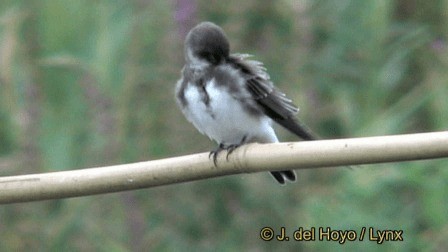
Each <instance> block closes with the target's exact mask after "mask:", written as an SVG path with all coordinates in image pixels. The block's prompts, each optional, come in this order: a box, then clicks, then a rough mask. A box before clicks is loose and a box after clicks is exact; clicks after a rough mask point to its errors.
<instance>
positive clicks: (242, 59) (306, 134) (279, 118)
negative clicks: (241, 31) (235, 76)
mask: <svg viewBox="0 0 448 252" xmlns="http://www.w3.org/2000/svg"><path fill="white" fill-rule="evenodd" d="M248 56H249V55H241V54H234V55H232V58H233V59H235V64H236V65H237V67H238V68H239V69H240V70H241V71H242V73H243V74H244V75H245V77H246V87H247V90H248V91H249V93H250V94H251V95H252V97H253V99H254V100H255V101H256V102H257V104H259V105H260V107H261V108H262V109H263V111H264V113H265V114H266V115H267V116H269V117H270V118H271V119H272V120H274V121H275V122H277V123H278V124H280V125H281V126H283V127H284V128H286V129H288V130H289V131H291V132H292V133H294V134H296V135H297V136H299V137H300V138H302V139H304V140H315V139H317V137H316V136H315V135H314V134H313V133H312V132H311V130H309V129H308V127H306V126H305V125H303V124H302V123H300V122H299V121H298V120H297V119H296V118H295V114H297V112H298V111H299V109H298V108H297V107H296V106H295V105H294V104H293V103H292V100H291V99H289V98H287V97H286V95H285V94H284V93H283V92H281V91H279V90H278V89H277V88H275V86H274V85H273V84H272V82H271V81H270V80H269V75H268V74H267V73H266V69H265V68H264V67H263V64H262V63H261V62H258V61H254V60H246V58H247V57H248Z"/></svg>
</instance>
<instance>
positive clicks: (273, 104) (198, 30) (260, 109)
mask: <svg viewBox="0 0 448 252" xmlns="http://www.w3.org/2000/svg"><path fill="white" fill-rule="evenodd" d="M184 53H185V60H186V63H185V66H184V68H183V69H182V77H181V79H180V80H179V81H178V82H177V84H176V100H177V104H178V105H179V107H180V109H181V110H182V112H183V114H184V115H185V117H186V118H187V119H188V121H190V122H191V123H192V124H193V125H194V126H195V127H196V128H197V129H198V130H199V131H200V132H201V133H202V134H205V135H207V136H208V137H210V138H211V139H213V140H215V141H216V142H217V143H218V144H219V146H218V148H217V149H215V150H213V151H211V152H210V156H213V161H214V162H215V165H216V157H217V155H218V153H219V152H220V151H222V150H227V151H228V152H227V157H228V155H229V154H230V153H231V152H232V151H233V150H234V149H235V148H237V147H238V146H240V145H243V144H245V143H251V142H258V143H276V142H278V139H277V136H276V134H275V132H274V129H273V128H272V123H271V122H272V120H273V121H275V122H276V123H278V124H280V125H281V126H283V127H285V128H286V129H288V130H289V131H291V132H292V133H294V134H296V135H297V136H299V137H300V138H302V139H304V140H314V139H316V138H315V136H314V135H313V134H312V133H311V132H310V131H309V130H308V129H307V128H306V127H305V126H303V125H301V124H300V123H299V122H298V120H297V119H295V117H294V116H295V114H296V113H297V112H298V110H299V109H298V108H297V107H296V106H294V104H293V103H292V101H291V100H290V99H288V98H287V97H286V96H285V94H284V93H282V92H280V91H279V90H278V89H276V88H275V87H274V85H273V83H272V82H271V81H270V80H269V75H268V74H267V73H266V69H265V68H264V66H263V64H262V63H261V62H258V61H254V60H249V59H248V57H249V56H250V55H247V54H230V46H229V41H228V39H227V37H226V35H225V33H224V31H223V30H222V29H221V28H220V27H219V26H217V25H215V24H213V23H210V22H203V23H200V24H199V25H197V26H196V27H194V28H193V29H192V30H191V31H190V32H189V33H188V35H187V37H186V39H185V50H184ZM271 174H272V175H273V176H274V178H275V179H276V180H277V181H278V182H279V183H280V184H284V183H285V181H286V180H289V181H295V180H296V175H295V173H294V171H290V170H285V171H278V172H277V171H274V172H271Z"/></svg>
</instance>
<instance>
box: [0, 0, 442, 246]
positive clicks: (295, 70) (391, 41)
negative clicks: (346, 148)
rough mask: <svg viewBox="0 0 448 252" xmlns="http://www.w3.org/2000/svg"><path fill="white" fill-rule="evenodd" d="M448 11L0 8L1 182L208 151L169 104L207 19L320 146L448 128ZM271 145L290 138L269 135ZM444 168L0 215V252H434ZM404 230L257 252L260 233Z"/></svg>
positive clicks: (94, 200)
mask: <svg viewBox="0 0 448 252" xmlns="http://www.w3.org/2000/svg"><path fill="white" fill-rule="evenodd" d="M447 12H448V1H447V0H435V1H429V2H428V1H421V0H407V1H405V0H396V1H387V0H365V1H356V0H317V1H307V0H297V1H295V0H283V1H268V0H266V1H255V0H249V1H244V2H242V1H236V0H230V1H203V0H201V1H199V0H198V1H195V0H175V1H144V0H133V1H118V0H108V1H106V0H98V1H87V0H78V1H69V0H33V1H25V0H19V1H12V0H0V175H1V176H8V175H16V174H28V173H40V172H50V171H57V170H70V169H80V168H86V167H92V166H102V165H109V164H119V163H127V162H136V161H142V160H151V159H158V158H165V157H171V156H178V155H183V154H188V153H195V152H204V151H208V150H210V149H212V148H213V147H214V146H215V143H212V142H211V141H209V139H208V138H207V137H205V136H202V135H200V134H199V133H198V132H197V131H196V130H195V129H194V128H193V126H192V125H190V124H189V123H187V121H186V120H185V119H184V118H183V116H182V115H181V113H180V112H179V110H178V109H177V107H176V106H175V105H174V98H173V93H174V85H175V82H176V80H177V79H178V78H179V76H180V75H179V74H180V69H181V68H182V65H183V37H184V36H185V34H186V32H188V30H189V29H190V28H191V27H192V26H193V25H194V24H196V23H197V22H199V21H202V20H210V21H213V22H216V23H218V24H219V25H221V26H222V27H223V28H224V29H225V30H226V32H227V34H228V36H229V38H230V40H231V45H232V50H233V52H245V53H251V54H254V55H256V59H258V60H261V61H263V62H264V63H265V65H266V67H267V68H268V70H269V73H270V74H271V77H272V79H273V80H274V82H275V83H276V84H277V86H279V87H280V88H281V89H282V90H284V91H286V92H287V93H288V94H290V97H291V98H293V100H295V101H296V104H297V105H299V107H300V108H301V112H300V118H301V119H302V120H303V121H304V122H306V123H307V124H308V125H310V126H311V127H312V128H314V129H315V131H316V132H318V133H319V134H320V135H322V136H325V137H326V138H339V137H351V136H372V135H383V134H399V133H413V132H429V131H438V130H444V129H447V128H448V99H447V96H448V85H447V84H448V83H447V80H448V72H447V69H448V68H447V64H448V50H447V44H446V39H447V35H448V34H447V29H446V27H447V25H448V20H447V15H446V13H447ZM279 132H280V136H281V139H282V140H283V141H295V140H296V139H295V138H294V137H293V136H291V135H288V134H287V133H286V132H284V131H282V130H281V129H279ZM447 165H448V162H447V161H446V160H433V161H419V162H405V163H397V164H382V165H368V166H365V167H364V168H359V169H355V170H349V169H313V170H304V171H298V177H299V178H298V182H297V183H295V184H290V185H288V186H284V187H280V186H278V185H277V184H276V183H275V182H274V181H273V179H272V178H270V176H269V175H268V174H267V173H260V174H251V175H240V176H229V177H225V178H219V179H210V180H206V181H198V182H194V183H185V184H180V185H175V186H164V187H159V188H154V189H146V190H140V191H135V192H127V193H115V194H110V195H100V196H92V197H83V198H75V199H66V200H54V201H46V202H35V203H23V204H12V205H5V206H1V207H0V237H1V242H0V251H29V250H31V249H33V250H37V251H67V250H68V251H142V250H150V251H155V250H162V251H163V250H169V251H173V250H186V251H189V250H192V251H193V250H194V251H197V250H212V249H213V250H215V249H216V248H219V249H220V250H224V251H230V250H251V251H264V250H272V249H274V248H282V249H283V250H293V249H299V250H300V249H302V250H305V249H306V250H308V251H321V250H329V249H331V250H333V251H338V250H344V251H345V250H347V249H354V250H355V249H356V250H362V251H377V250H385V249H386V250H392V249H393V250H398V251H409V250H410V251H416V250H425V251H431V250H434V251H446V250H447V249H448V241H447V239H446V237H447V236H448V212H447V209H448V184H447V183H446V181H448V170H447V169H446V167H447ZM265 226H269V227H272V228H274V230H276V231H277V230H279V229H280V227H282V226H283V227H286V231H287V232H289V234H290V233H292V231H293V230H294V229H297V228H299V227H303V228H310V227H316V228H318V227H331V228H332V229H342V230H356V231H358V232H359V231H360V230H361V228H362V227H374V228H376V229H389V230H403V237H404V241H402V242H385V243H384V244H382V245H378V244H376V243H375V242H369V241H366V240H365V241H363V242H359V241H357V242H347V243H346V244H344V245H340V244H339V243H337V242H318V241H314V242H294V241H289V242H278V241H271V242H264V241H261V240H260V238H259V232H260V230H261V228H262V227H265Z"/></svg>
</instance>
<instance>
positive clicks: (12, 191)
mask: <svg viewBox="0 0 448 252" xmlns="http://www.w3.org/2000/svg"><path fill="white" fill-rule="evenodd" d="M225 156H226V152H222V153H221V154H220V155H219V158H218V166H217V167H215V166H214V165H213V161H212V160H210V159H209V157H208V153H200V154H194V155H188V156H181V157H174V158H167V159H161V160H154V161H148V162H140V163H132V164H123V165H115V166H107V167H98V168H90V169H82V170H73V171H61V172H51V173H43V174H30V175H20V176H9V177H0V203H14V202H25V201H36V200H46V199H60V198H67V197H77V196H85V195H93V194H101V193H110V192H118V191H125V190H134V189H139V188H149V187H154V186H160V185H168V184H175V183H181V182H186V181H194V180H200V179H206V178H212V177H219V176H225V175H230V174H238V173H254V172H261V171H276V170H285V169H304V168H317V167H336V166H347V165H358V164H372V163H383V162H397V161H410V160H420V159H431V158H444V157H448V131H444V132H434V133H421V134H409V135H396V136H382V137H365V138H352V139H338V140H320V141H310V142H293V143H274V144H248V145H244V146H241V147H239V148H238V149H236V150H235V151H234V152H233V153H232V154H231V155H230V156H229V160H228V161H226V157H225ZM272 183H274V182H272Z"/></svg>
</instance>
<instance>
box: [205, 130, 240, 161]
mask: <svg viewBox="0 0 448 252" xmlns="http://www.w3.org/2000/svg"><path fill="white" fill-rule="evenodd" d="M246 139H247V136H246V135H245V136H244V137H243V138H242V139H241V141H240V142H239V143H238V144H231V145H229V146H225V145H224V144H223V143H220V144H219V145H218V147H217V148H216V149H214V150H212V151H210V154H209V155H208V158H210V157H211V156H213V163H214V164H215V166H218V165H217V159H218V154H219V153H220V152H221V151H223V150H226V151H227V155H226V160H227V161H229V155H230V154H231V153H232V152H233V151H234V150H235V149H236V148H238V147H240V146H241V145H243V144H245V143H246Z"/></svg>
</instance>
